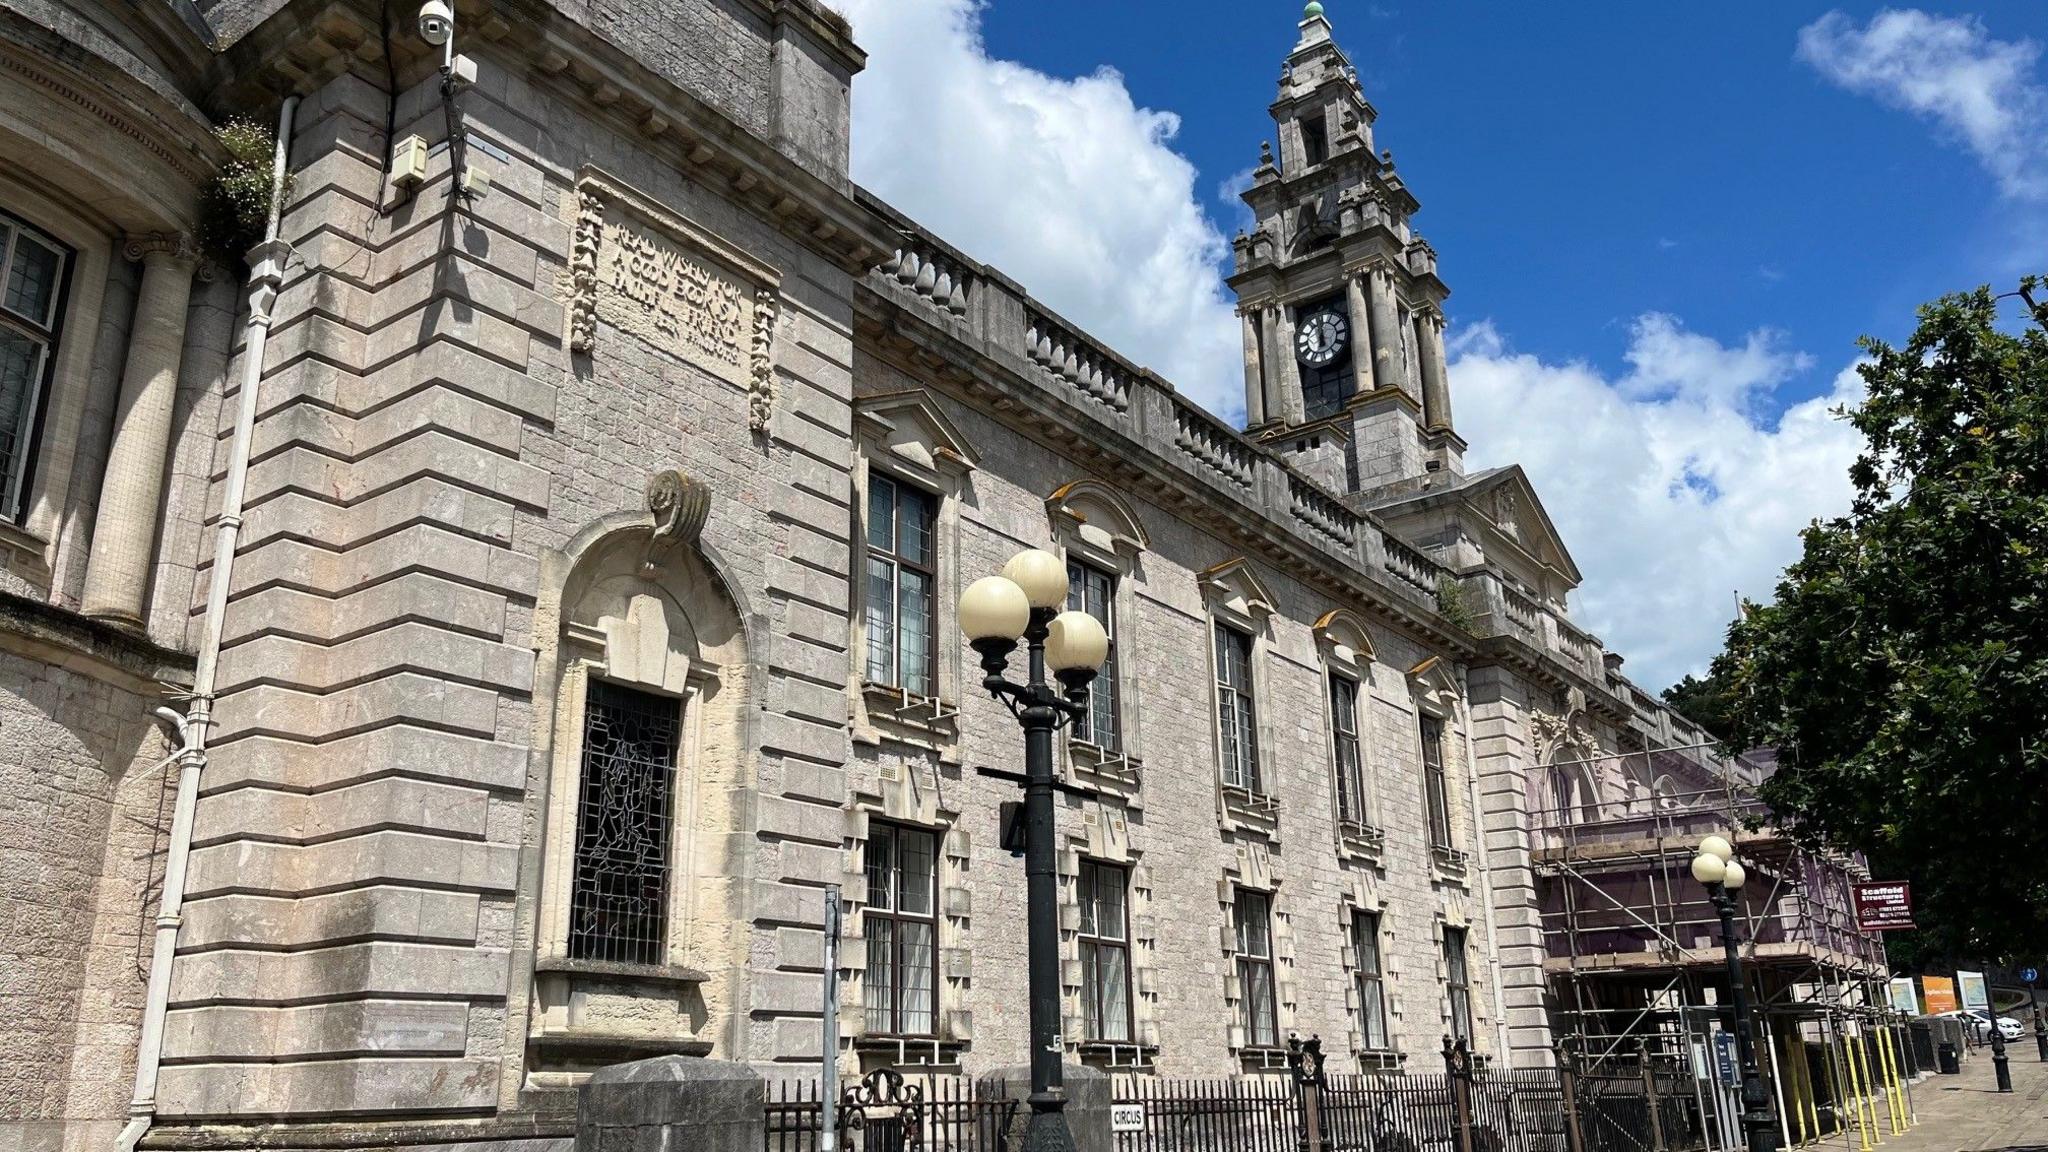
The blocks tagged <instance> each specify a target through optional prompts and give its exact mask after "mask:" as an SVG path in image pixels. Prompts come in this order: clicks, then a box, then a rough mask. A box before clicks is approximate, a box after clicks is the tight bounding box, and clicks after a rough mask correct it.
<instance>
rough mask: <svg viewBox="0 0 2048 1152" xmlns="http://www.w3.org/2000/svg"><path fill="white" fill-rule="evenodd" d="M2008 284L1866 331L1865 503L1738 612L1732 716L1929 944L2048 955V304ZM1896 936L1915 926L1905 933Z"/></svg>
mask: <svg viewBox="0 0 2048 1152" xmlns="http://www.w3.org/2000/svg"><path fill="white" fill-rule="evenodd" d="M2037 290H2038V282H2037V281H2036V279H2035V278H2032V277H2030V278H2029V279H2028V281H2027V282H2026V283H2025V284H2024V285H2023V287H2022V294H2023V295H2024V297H2025V301H2026V305H2027V308H2026V313H2027V316H2026V322H2025V323H2024V325H2023V326H2022V328H2021V330H2020V331H2019V332H2018V333H2017V334H2015V333H2013V332H2009V331H2001V330H2000V329H1999V328H1998V326H1997V323H1996V322H1997V317H1998V305H1997V301H1996V299H1995V298H1994V297H1993V296H1992V294H1991V292H1990V290H1988V289H1979V290H1977V291H1975V292H1971V293H1967V294H1963V295H1957V296H1949V297H1944V298H1943V299H1941V300H1938V301H1936V302H1934V303H1933V304H1930V305H1927V306H1925V307H1923V308H1922V309H1921V310H1920V313H1919V319H1920V323H1919V327H1918V330H1917V331H1915V332H1914V333H1913V336H1912V338H1911V339H1909V340H1908V341H1906V343H1905V344H1904V345H1903V346H1901V347H1897V348H1894V347H1891V346H1890V345H1887V344H1885V343H1882V342H1880V341H1876V340H1871V339H1865V340H1864V341H1863V342H1862V347H1863V349H1864V352H1865V353H1866V354H1867V356H1868V358H1869V359H1868V361H1867V362H1866V363H1865V364H1864V365H1863V366H1862V368H1861V369H1860V372H1861V374H1862V377H1863V381H1864V383H1865V385H1866V387H1867V390H1868V395H1867V398H1866V399H1865V400H1864V402H1863V403H1862V404H1861V405H1859V406H1857V407H1856V408H1854V409H1853V410H1850V411H1849V412H1847V413H1846V416H1847V418H1848V420H1849V421H1850V422H1851V423H1852V424H1853V425H1854V426H1855V427H1856V428H1857V430H1858V431H1860V432H1861V433H1862V434H1863V436H1864V438H1865V440H1866V441H1867V443H1866V444H1865V446H1864V449H1863V451H1862V453H1861V454H1860V455H1859V456H1858V458H1857V460H1856V463H1855V465H1854V466H1853V467H1852V468H1851V470H1850V478H1851V480H1852V481H1853V482H1854V484H1855V488H1856V496H1855V499H1854V502H1853V504H1852V506H1851V509H1850V511H1849V514H1848V515H1846V516H1843V517H1841V518H1839V519H1835V520H1831V521H1827V522H1824V523H1822V522H1816V523H1815V524H1813V525H1812V526H1811V527H1809V528H1808V529H1807V530H1806V531H1805V532H1804V533H1803V534H1802V538H1803V541H1804V551H1803V554H1802V555H1801V557H1800V559H1799V560H1798V561H1797V562H1796V563H1794V564H1793V565H1792V566H1791V567H1790V568H1788V569H1786V571H1785V575H1784V579H1783V581H1782V582H1781V583H1780V584H1779V585H1778V589H1777V599H1776V602H1775V603H1773V604H1770V605H1768V606H1762V607H1752V608H1751V609H1750V610H1749V611H1747V612H1746V613H1745V614H1744V616H1743V618H1742V619H1740V620H1738V621H1737V622H1736V623H1735V624H1734V625H1732V626H1731V627H1730V629H1729V645H1728V649H1727V651H1726V652H1724V653H1723V654H1722V655H1721V656H1720V657H1719V658H1718V659H1717V661H1716V672H1717V673H1719V674H1722V675H1725V676H1726V677H1728V680H1729V682H1730V683H1731V685H1732V687H1733V690H1734V694H1735V698H1736V707H1735V709H1734V712H1733V715H1734V721H1735V722H1734V723H1733V725H1732V726H1731V729H1732V730H1730V731H1728V732H1724V733H1722V735H1724V736H1725V737H1728V739H1729V742H1730V743H1731V744H1733V745H1737V746H1740V747H1755V746H1758V745H1765V744H1769V745H1775V746H1777V747H1778V748H1779V750H1780V755H1781V764H1782V767H1781V768H1780V770H1779V772H1778V774H1777V775H1776V776H1775V777H1774V778H1772V779H1771V780H1770V781H1769V782H1768V783H1767V784H1766V785H1765V787H1764V795H1765V798H1766V799H1767V800H1768V801H1769V802H1770V803H1771V805H1772V806H1773V808H1774V809H1775V810H1776V811H1777V813H1778V814H1779V816H1780V818H1781V819H1782V820H1784V821H1785V822H1786V823H1787V825H1788V826H1789V827H1790V828H1791V829H1792V830H1793V831H1794V832H1795V833H1797V834H1799V835H1801V836H1803V837H1806V838H1810V839H1812V840H1815V841H1825V842H1827V843H1831V844H1834V845H1838V846H1842V847H1847V848H1852V849H1857V850H1861V851H1863V852H1865V853H1867V854H1868V855H1869V856H1870V858H1871V861H1872V864H1873V867H1874V868H1875V869H1876V870H1877V871H1878V873H1879V874H1880V875H1881V876H1883V877H1884V878H1887V879H1896V878H1905V879H1908V880H1910V881H1911V882H1912V883H1913V892H1914V898H1915V903H1916V905H1917V906H1918V909H1919V912H1918V918H1919V920H1920V921H1921V924H1922V928H1923V931H1922V933H1921V934H1920V939H1918V940H1917V941H1913V942H1912V946H1913V948H1914V949H1915V950H1916V951H1919V952H1921V953H1924V954H1929V955H1942V954H1947V955H1965V956H1969V955H1974V956H1982V957H1985V958H1989V959H1996V958H2013V959H2036V960H2038V959H2039V958H2040V957H2042V956H2043V955H2044V954H2048V337H2044V334H2043V324H2044V322H2048V305H2040V304H2036V302H2035V299H2034V293H2035V292H2036V291H2037ZM1900 943H1902V944H1904V943H1907V942H1906V941H1901V942H1900Z"/></svg>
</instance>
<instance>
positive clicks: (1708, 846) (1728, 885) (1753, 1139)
mask: <svg viewBox="0 0 2048 1152" xmlns="http://www.w3.org/2000/svg"><path fill="white" fill-rule="evenodd" d="M1692 878H1693V879H1695V880H1697V881H1699V882H1700V883H1701V884H1703V885H1705V886H1706V889H1707V897H1708V898H1709V899H1711V900H1712V901H1713V902H1714V910H1715V911H1716V912H1719V913H1720V914H1721V947H1722V949H1723V950H1724V951H1725V952H1726V953H1727V956H1728V987H1729V989H1730V990H1732V991H1733V992H1734V994H1735V1054H1736V1058H1737V1059H1738V1060H1740V1061H1741V1062H1742V1128H1743V1131H1744V1132H1745V1133H1746V1134H1747V1136H1748V1141H1749V1152H1771V1150H1772V1149H1773V1148H1774V1147H1776V1144H1777V1142H1776V1141H1775V1140H1774V1139H1773V1138H1772V1134H1773V1132H1775V1131H1776V1121H1774V1120H1773V1119H1772V1118H1771V1109H1770V1105H1769V1104H1768V1103H1767V1102H1766V1101H1765V1099H1764V1079H1763V1074H1762V1072H1761V1071H1760V1070H1759V1069H1758V1068H1757V1063H1756V1046H1755V1044H1753V1043H1752V1042H1751V1039H1750V1034H1749V993H1748V992H1747V991H1746V990H1745V989H1744V987H1743V983H1742V956H1741V955H1740V954H1739V953H1738V952H1736V950H1735V944H1736V939H1735V893H1737V892H1739V891H1741V890H1742V884H1743V881H1745V880H1748V879H1749V873H1748V872H1746V871H1745V870H1744V869H1743V867H1742V865H1741V864H1738V863H1736V861H1735V846H1734V845H1732V844H1730V843H1728V841H1727V839H1726V838H1725V837H1722V836H1709V837H1707V838H1706V839H1704V840H1701V841H1700V849H1699V855H1697V856H1694V857H1693V858H1692Z"/></svg>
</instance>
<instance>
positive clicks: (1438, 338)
mask: <svg viewBox="0 0 2048 1152" xmlns="http://www.w3.org/2000/svg"><path fill="white" fill-rule="evenodd" d="M1415 351H1416V353H1417V355H1418V356H1419V357H1420V359H1421V360H1422V416H1423V427H1424V428H1427V429H1429V430H1431V431H1435V430H1437V429H1439V428H1441V429H1443V430H1445V431H1449V430H1450V428H1451V386H1450V381H1449V380H1448V379H1447V378H1446V377H1445V375H1444V318H1443V317H1442V316H1441V315H1439V314H1437V313H1435V312H1418V313H1416V315H1415Z"/></svg>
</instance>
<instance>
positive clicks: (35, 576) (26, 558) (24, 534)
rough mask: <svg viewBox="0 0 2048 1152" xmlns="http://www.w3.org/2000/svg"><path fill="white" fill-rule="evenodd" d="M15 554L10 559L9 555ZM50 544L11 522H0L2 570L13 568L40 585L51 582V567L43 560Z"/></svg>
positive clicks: (47, 553)
mask: <svg viewBox="0 0 2048 1152" xmlns="http://www.w3.org/2000/svg"><path fill="white" fill-rule="evenodd" d="M9 552H11V553H13V555H12V556H11V557H10V556H8V555H7V553H9ZM49 553H50V542H49V541H47V540H45V539H43V538H42V537H40V536H38V535H36V534H35V533H33V532H30V531H29V530H27V529H26V528H23V527H22V526H21V525H19V524H16V523H14V522H13V521H11V520H0V568H12V569H13V570H14V571H15V572H17V573H19V574H21V575H22V576H24V577H26V578H27V579H29V580H32V581H34V582H35V583H38V584H45V585H46V584H48V583H49V582H50V567H49V565H48V564H46V563H44V562H43V558H44V557H45V556H48V555H49Z"/></svg>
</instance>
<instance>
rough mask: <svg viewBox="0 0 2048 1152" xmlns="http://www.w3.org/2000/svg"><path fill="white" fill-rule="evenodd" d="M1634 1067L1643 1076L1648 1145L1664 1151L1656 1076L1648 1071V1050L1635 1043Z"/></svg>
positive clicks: (1657, 1151)
mask: <svg viewBox="0 0 2048 1152" xmlns="http://www.w3.org/2000/svg"><path fill="white" fill-rule="evenodd" d="M1636 1069H1637V1071H1638V1072H1640V1073H1641V1075H1642V1078H1643V1107H1644V1108H1645V1109H1647V1110H1648V1111H1649V1113H1650V1147H1651V1148H1652V1149H1654V1152H1664V1109H1663V1106H1662V1105H1660V1104H1659V1103H1658V1101H1657V1077H1656V1075H1655V1074H1654V1073H1652V1072H1651V1071H1650V1050H1649V1049H1648V1048H1647V1047H1645V1046H1644V1045H1642V1044H1637V1045H1636Z"/></svg>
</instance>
